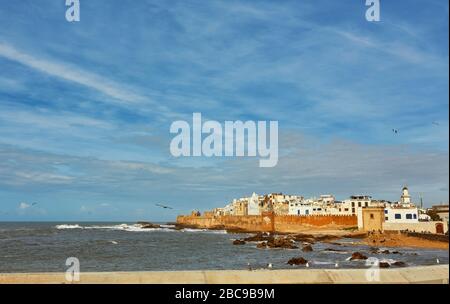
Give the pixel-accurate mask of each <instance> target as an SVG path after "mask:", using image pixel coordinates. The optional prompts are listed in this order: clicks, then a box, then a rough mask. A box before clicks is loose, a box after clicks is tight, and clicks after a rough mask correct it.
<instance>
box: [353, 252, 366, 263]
mask: <svg viewBox="0 0 450 304" xmlns="http://www.w3.org/2000/svg"><path fill="white" fill-rule="evenodd" d="M354 260H367V257H366V256H365V255H364V254H362V253H361V252H353V254H352V256H351V258H350V261H354Z"/></svg>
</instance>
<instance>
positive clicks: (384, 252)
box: [381, 249, 394, 254]
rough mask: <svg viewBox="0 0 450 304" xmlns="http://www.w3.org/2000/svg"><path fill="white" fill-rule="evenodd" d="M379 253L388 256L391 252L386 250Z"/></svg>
mask: <svg viewBox="0 0 450 304" xmlns="http://www.w3.org/2000/svg"><path fill="white" fill-rule="evenodd" d="M381 253H382V254H390V253H391V252H390V251H389V250H387V249H386V250H383V251H381ZM392 253H394V252H392Z"/></svg>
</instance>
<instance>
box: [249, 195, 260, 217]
mask: <svg viewBox="0 0 450 304" xmlns="http://www.w3.org/2000/svg"><path fill="white" fill-rule="evenodd" d="M247 208H248V211H247V213H248V215H260V214H261V212H260V210H259V195H258V194H256V193H255V192H253V194H252V196H251V197H250V198H249V200H248V206H247Z"/></svg>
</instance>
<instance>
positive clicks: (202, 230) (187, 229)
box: [180, 228, 227, 234]
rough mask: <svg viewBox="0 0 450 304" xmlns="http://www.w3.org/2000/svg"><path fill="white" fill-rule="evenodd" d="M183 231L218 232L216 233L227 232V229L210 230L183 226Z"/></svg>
mask: <svg viewBox="0 0 450 304" xmlns="http://www.w3.org/2000/svg"><path fill="white" fill-rule="evenodd" d="M180 231H182V232H206V233H216V234H227V231H226V230H209V229H194V228H183V229H181V230H180Z"/></svg>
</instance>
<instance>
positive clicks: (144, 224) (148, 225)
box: [137, 222, 161, 229]
mask: <svg viewBox="0 0 450 304" xmlns="http://www.w3.org/2000/svg"><path fill="white" fill-rule="evenodd" d="M137 224H138V225H139V226H141V228H142V229H151V228H161V226H159V225H157V224H153V223H150V222H137Z"/></svg>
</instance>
